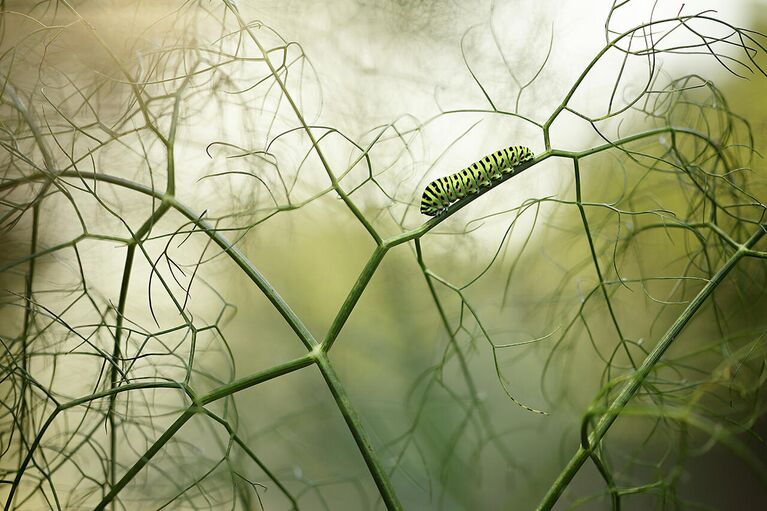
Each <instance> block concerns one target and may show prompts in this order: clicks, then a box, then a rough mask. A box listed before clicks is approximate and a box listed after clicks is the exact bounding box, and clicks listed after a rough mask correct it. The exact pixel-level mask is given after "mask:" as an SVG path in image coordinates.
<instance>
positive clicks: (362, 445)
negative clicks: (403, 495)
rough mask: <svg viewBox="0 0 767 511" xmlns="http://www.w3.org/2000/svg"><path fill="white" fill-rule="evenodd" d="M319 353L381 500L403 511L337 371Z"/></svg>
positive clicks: (393, 509) (395, 510)
mask: <svg viewBox="0 0 767 511" xmlns="http://www.w3.org/2000/svg"><path fill="white" fill-rule="evenodd" d="M317 351H318V353H317V357H316V358H317V367H319V369H320V372H321V373H322V377H323V378H325V382H326V383H327V384H328V388H329V389H330V392H331V393H332V394H333V398H334V399H335V402H336V404H337V405H338V408H339V410H340V411H341V414H342V415H343V416H344V420H345V421H346V424H347V426H349V431H351V434H352V436H353V437H354V441H355V442H356V443H357V447H358V448H359V451H360V453H361V454H362V457H363V458H364V460H365V464H366V465H367V467H368V470H369V471H370V475H371V476H373V480H374V481H375V484H376V487H377V488H378V491H379V492H380V494H381V499H383V502H384V504H385V505H386V509H388V510H389V511H399V510H401V509H402V504H400V502H399V499H398V498H397V494H396V493H395V492H394V488H393V487H392V484H391V481H390V480H389V476H388V475H387V474H386V471H384V469H383V467H382V466H381V464H380V463H379V460H378V456H376V454H375V451H374V450H373V446H372V445H371V443H370V440H369V439H368V438H367V435H366V434H365V429H364V428H363V426H362V421H361V420H360V418H359V416H358V415H357V412H356V411H355V410H354V408H353V407H352V404H351V401H350V400H349V397H348V396H347V395H346V392H344V389H343V386H342V385H341V382H340V380H339V379H338V375H337V374H336V372H335V369H333V366H332V365H331V364H330V360H329V359H328V357H327V354H326V353H324V352H323V351H321V350H317Z"/></svg>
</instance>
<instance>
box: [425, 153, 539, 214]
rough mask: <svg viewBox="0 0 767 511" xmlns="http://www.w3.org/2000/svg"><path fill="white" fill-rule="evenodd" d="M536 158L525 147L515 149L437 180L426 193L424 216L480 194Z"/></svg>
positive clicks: (492, 156) (496, 154)
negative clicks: (483, 189) (480, 191)
mask: <svg viewBox="0 0 767 511" xmlns="http://www.w3.org/2000/svg"><path fill="white" fill-rule="evenodd" d="M532 159H533V152H532V151H531V150H530V149H529V148H527V147H524V146H519V145H515V146H511V147H509V148H507V149H501V150H500V151H496V152H494V153H492V154H488V155H487V156H485V157H484V158H482V159H481V160H479V161H478V162H475V163H472V164H471V165H469V166H468V167H466V168H465V169H463V170H459V171H458V172H456V173H455V174H450V175H449V176H445V177H441V178H439V179H435V180H434V181H432V182H431V183H429V186H427V187H426V189H425V190H424V191H423V196H422V197H421V213H423V214H424V215H429V216H436V215H439V214H440V213H442V212H444V211H445V210H446V209H447V208H448V206H450V204H452V203H454V202H456V201H459V200H461V199H463V198H464V197H466V196H469V195H472V194H474V193H477V192H478V191H479V190H480V187H488V186H491V185H492V184H493V182H494V181H498V180H499V179H501V177H502V176H503V174H508V173H510V172H513V171H514V167H516V166H517V165H519V164H520V163H523V162H526V161H529V160H532Z"/></svg>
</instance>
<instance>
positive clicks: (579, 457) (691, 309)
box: [538, 227, 765, 511]
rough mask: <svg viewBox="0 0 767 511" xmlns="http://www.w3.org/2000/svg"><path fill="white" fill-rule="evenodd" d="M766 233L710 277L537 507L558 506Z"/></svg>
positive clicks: (761, 232)
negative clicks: (657, 367)
mask: <svg viewBox="0 0 767 511" xmlns="http://www.w3.org/2000/svg"><path fill="white" fill-rule="evenodd" d="M764 234H765V227H761V228H760V229H759V230H758V231H757V232H755V233H754V234H753V235H752V236H751V238H749V240H748V241H747V242H746V243H744V244H743V245H740V247H739V248H738V250H737V251H736V252H735V253H734V254H733V255H732V256H731V257H730V258H729V259H727V261H726V262H725V263H724V265H723V266H722V267H721V268H720V269H719V271H717V272H716V273H715V274H714V276H713V277H711V280H709V281H708V283H707V284H706V285H705V286H704V287H703V289H701V290H700V292H699V293H698V294H697V295H696V296H695V298H693V299H692V301H691V302H690V303H689V304H688V305H687V307H686V308H685V310H684V311H683V312H682V313H681V314H680V315H679V317H677V319H676V321H674V323H673V324H672V325H671V327H670V328H669V329H668V330H667V331H666V333H665V334H664V335H663V337H661V339H660V341H658V344H656V345H655V348H653V350H652V351H651V352H650V354H649V355H647V358H645V360H644V361H643V362H642V365H640V366H639V368H638V369H637V370H636V372H634V374H633V375H632V376H631V378H630V379H629V380H628V381H627V382H626V384H625V385H624V386H623V388H622V389H621V390H620V392H619V394H618V396H617V397H616V398H615V400H613V402H612V403H611V404H610V406H608V407H607V410H606V411H605V413H604V415H603V416H602V419H600V421H599V423H597V425H596V428H594V431H593V432H592V433H591V435H589V446H590V448H589V449H585V448H583V447H582V446H581V447H579V448H578V450H577V451H576V452H575V454H574V455H573V457H572V458H571V459H570V461H569V462H568V464H567V466H566V467H565V468H564V469H563V470H562V472H561V473H560V474H559V476H558V477H557V479H556V481H554V483H553V484H552V485H551V487H550V488H549V491H548V492H547V493H546V495H545V496H544V497H543V500H542V501H541V503H540V505H539V506H538V510H540V511H544V510H548V509H551V508H553V507H554V504H556V502H557V500H558V499H559V497H560V496H561V495H562V493H563V492H564V491H565V489H566V488H567V486H568V485H569V484H570V482H571V481H572V480H573V478H574V477H575V475H576V474H577V473H578V471H579V470H580V468H581V467H582V466H583V463H584V462H585V461H586V460H587V459H588V458H589V456H590V454H591V451H593V450H594V449H595V448H596V447H597V446H598V445H599V442H600V441H601V440H602V438H603V437H604V436H605V435H606V434H607V431H608V430H609V429H610V427H611V426H612V425H613V423H614V422H615V421H616V419H617V418H618V417H619V415H620V413H621V410H623V408H624V407H625V406H626V404H628V402H629V401H630V400H631V398H633V397H634V395H636V393H637V391H639V389H640V388H641V386H642V384H643V383H644V380H645V379H646V378H647V376H648V375H649V374H650V372H651V371H652V370H653V368H654V367H655V365H656V364H657V363H658V361H659V360H660V359H661V357H662V356H663V354H664V353H665V352H666V350H668V348H669V346H671V344H672V343H673V342H674V340H676V338H677V336H679V334H680V333H681V332H682V330H683V329H684V327H685V326H687V323H689V322H690V320H691V319H692V318H693V316H694V315H695V312H697V310H698V309H700V307H701V305H703V303H704V302H705V301H706V299H708V297H709V296H711V295H712V294H713V293H714V291H715V290H716V288H717V287H718V286H719V285H720V284H721V283H722V281H723V280H724V278H725V277H726V276H727V274H728V273H730V271H731V270H732V269H733V268H734V267H735V265H736V264H737V263H738V261H740V260H741V259H742V258H743V257H745V256H746V255H747V254H748V251H749V250H750V249H751V248H753V246H754V245H755V244H756V242H757V241H759V239H760V238H761V237H762V236H764Z"/></svg>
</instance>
